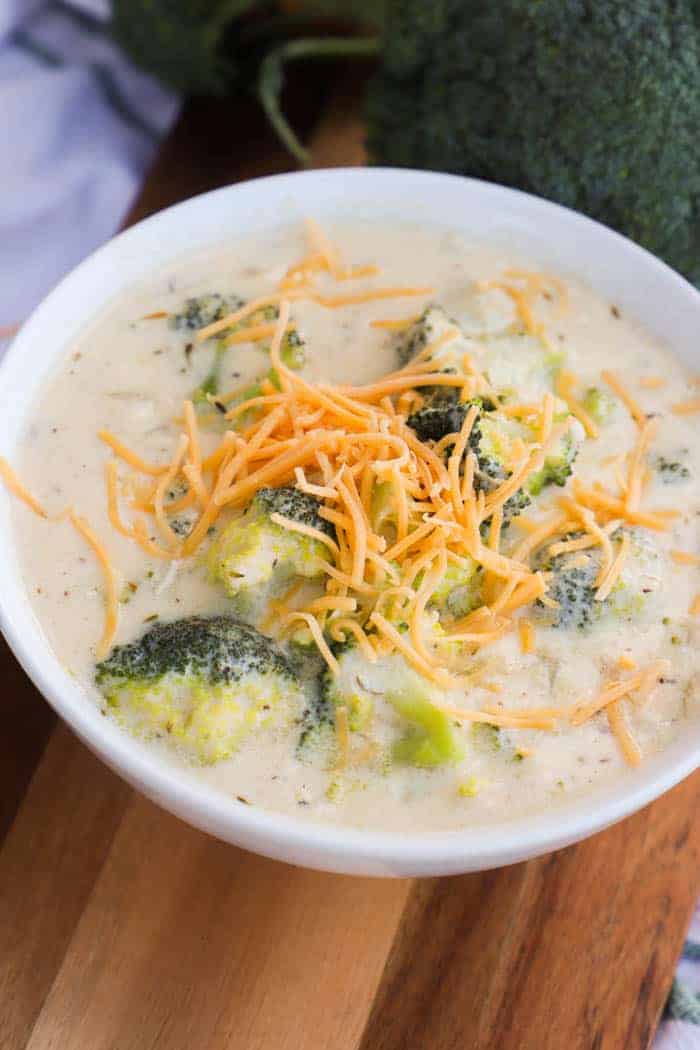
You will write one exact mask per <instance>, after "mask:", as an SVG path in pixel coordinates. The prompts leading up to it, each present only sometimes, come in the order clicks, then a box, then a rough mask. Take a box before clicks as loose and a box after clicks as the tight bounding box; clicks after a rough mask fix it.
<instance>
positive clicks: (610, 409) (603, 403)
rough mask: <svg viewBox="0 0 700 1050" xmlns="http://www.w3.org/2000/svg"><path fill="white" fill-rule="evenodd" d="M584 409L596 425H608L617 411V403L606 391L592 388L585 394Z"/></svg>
mask: <svg viewBox="0 0 700 1050" xmlns="http://www.w3.org/2000/svg"><path fill="white" fill-rule="evenodd" d="M583 407H584V408H585V409H586V412H588V414H589V416H591V418H592V419H594V420H595V421H596V423H607V422H608V420H610V419H611V418H612V417H613V416H614V415H615V412H616V411H617V402H616V400H615V398H614V397H611V396H610V394H608V393H607V392H606V391H605V390H601V389H600V387H597V386H592V387H589V389H588V390H587V391H586V393H585V396H584V398H583Z"/></svg>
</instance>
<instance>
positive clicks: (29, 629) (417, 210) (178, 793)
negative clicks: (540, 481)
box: [0, 168, 700, 875]
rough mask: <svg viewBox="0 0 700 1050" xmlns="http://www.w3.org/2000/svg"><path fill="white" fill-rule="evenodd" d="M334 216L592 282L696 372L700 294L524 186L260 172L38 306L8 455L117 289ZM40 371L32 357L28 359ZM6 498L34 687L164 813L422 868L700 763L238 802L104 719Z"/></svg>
mask: <svg viewBox="0 0 700 1050" xmlns="http://www.w3.org/2000/svg"><path fill="white" fill-rule="evenodd" d="M308 214H312V215H313V216H314V217H315V218H317V219H319V220H320V221H321V222H323V220H324V219H330V218H333V219H348V218H350V219H363V220H369V221H371V220H372V219H376V220H378V219H381V220H383V221H390V220H391V219H396V220H397V221H400V222H406V221H411V222H414V223H415V222H421V223H423V222H424V223H426V224H429V225H437V226H442V227H446V228H451V229H454V230H456V231H457V232H459V233H460V234H462V235H464V236H467V237H469V236H471V237H473V238H474V239H476V240H480V241H483V240H488V241H490V242H491V243H492V244H494V245H495V246H497V247H499V248H502V249H503V250H508V248H509V247H512V248H513V250H514V251H517V253H518V254H525V255H527V256H528V257H529V258H531V259H533V260H534V261H535V262H537V263H538V264H539V265H541V266H542V267H543V268H547V269H550V270H553V271H555V272H559V273H562V274H564V275H566V274H571V275H575V276H577V277H580V278H582V279H583V280H585V281H586V282H587V283H588V284H589V285H590V286H591V287H592V288H593V289H594V290H595V291H597V292H598V293H600V294H601V295H603V296H605V297H607V298H608V299H609V300H610V301H611V302H615V303H616V304H617V305H618V306H620V308H621V309H622V310H623V311H624V312H625V313H626V314H628V315H629V316H632V317H634V318H636V319H637V320H638V321H640V322H641V323H642V324H644V325H645V326H646V327H647V328H648V329H649V330H650V331H651V332H652V333H653V334H654V335H656V336H657V337H659V338H660V339H662V340H663V341H665V342H666V343H667V344H668V345H669V346H670V348H671V349H672V350H673V351H674V352H675V353H676V354H677V355H678V356H679V357H680V358H681V359H682V360H683V361H684V362H685V363H686V364H687V365H689V366H690V367H695V368H697V366H698V363H699V360H700V345H699V344H698V340H697V331H698V328H700V294H698V292H697V291H696V290H695V289H693V288H692V287H691V286H690V285H689V284H687V282H685V281H684V280H683V279H682V278H681V277H679V276H678V275H677V274H675V273H674V272H673V271H672V270H670V269H669V268H668V267H667V266H665V265H664V264H663V263H661V262H659V261H658V260H657V259H655V258H654V257H652V256H651V255H649V254H648V253H647V252H645V251H643V250H642V249H640V248H638V247H636V246H635V245H633V244H632V243H631V242H629V241H627V240H626V239H624V238H622V237H620V236H618V235H617V234H615V233H612V232H611V231H610V230H608V229H606V228H605V227H602V226H600V225H598V224H597V223H594V222H592V221H590V220H588V219H585V218H583V217H582V216H579V215H577V214H575V213H573V212H570V211H567V210H566V209H563V208H560V207H558V206H556V205H553V204H549V203H547V202H545V201H541V200H539V199H538V198H534V197H530V196H528V195H526V194H522V193H519V192H517V191H514V190H507V189H503V188H501V187H497V186H493V185H490V184H487V183H481V182H478V181H474V180H469V179H462V178H459V177H455V176H447V175H437V174H433V173H427V172H413V171H394V170H389V169H379V168H377V169H335V170H330V171H319V172H309V173H303V174H295V175H280V176H273V177H271V178H266V179H259V180H256V181H253V182H249V183H244V184H241V185H238V186H233V187H227V188H225V189H222V190H218V191H215V192H213V193H209V194H205V195H203V196H201V197H198V198H195V199H193V200H191V201H188V202H186V203H184V204H181V205H178V206H176V207H174V208H170V209H168V210H167V211H165V212H161V213H159V214H158V215H156V216H154V217H152V218H151V219H148V220H146V221H145V222H143V223H141V224H139V225H138V226H136V227H134V228H132V229H131V230H128V231H127V232H126V233H123V234H121V235H120V236H119V237H117V238H115V239H114V240H113V241H111V242H110V243H109V244H107V245H106V246H105V247H104V248H102V249H100V250H99V251H98V252H96V253H95V254H94V255H93V256H91V257H90V258H89V259H88V260H87V261H86V262H84V263H83V264H82V265H81V266H79V267H78V268H77V269H76V270H75V271H73V273H71V274H70V275H69V276H68V277H67V278H66V279H65V280H64V281H63V282H62V283H61V284H60V285H59V286H58V287H57V288H56V289H55V290H54V292H53V293H52V294H51V295H50V296H49V297H48V298H47V299H46V300H45V301H44V303H43V304H42V305H41V306H40V307H39V308H38V309H37V310H36V311H35V313H34V314H33V315H32V317H31V318H30V320H29V321H28V322H27V324H26V325H25V326H24V328H23V329H22V331H21V332H20V334H19V335H18V337H17V338H16V340H15V342H14V344H13V346H12V348H11V349H10V350H9V351H8V353H7V355H6V357H5V360H4V361H3V364H2V367H1V368H0V401H1V402H2V404H3V407H4V412H3V417H2V422H1V423H0V454H2V455H4V456H6V457H7V458H8V459H10V460H12V459H13V457H14V451H15V447H16V445H17V441H18V438H19V436H20V434H21V433H22V429H23V426H24V420H25V418H26V416H27V413H28V411H29V409H30V407H31V405H32V403H33V401H34V399H35V397H36V396H37V394H38V392H39V390H40V388H41V387H42V386H43V384H44V383H45V381H46V379H47V377H48V376H49V375H50V373H51V372H52V370H53V369H54V368H55V367H56V366H57V365H58V364H59V363H60V361H61V359H62V357H63V354H64V352H65V351H66V349H67V347H68V346H69V345H70V344H71V342H72V340H73V339H74V337H75V336H76V335H77V334H78V333H79V332H80V331H81V330H82V329H83V328H84V326H85V325H86V324H87V323H88V322H89V321H90V320H91V319H92V318H93V317H94V316H95V315H96V314H97V313H99V311H100V310H101V309H102V308H103V307H104V306H105V305H106V304H107V303H108V302H109V301H110V300H111V299H113V298H114V297H115V296H116V295H117V294H119V293H120V292H121V291H123V290H124V289H126V288H128V287H129V286H130V285H131V284H133V283H135V282H137V281H139V280H141V279H142V278H145V277H147V276H148V275H149V274H150V273H152V272H153V271H154V270H157V269H158V268H160V267H161V266H163V265H165V264H166V263H168V262H169V261H171V260H173V259H177V258H178V257H180V256H183V255H185V253H187V254H191V253H192V252H193V251H197V250H200V249H205V248H207V247H208V246H212V247H213V246H215V245H219V244H221V242H222V240H225V239H226V238H227V237H229V236H231V237H233V236H240V235H241V234H254V233H255V232H256V231H264V230H270V229H274V228H275V227H278V226H280V225H288V224H290V223H296V222H300V221H301V220H302V219H303V217H304V216H305V215H308ZM29 361H30V362H31V367H27V362H29ZM9 508H10V498H9V497H8V496H7V495H6V493H5V492H4V490H3V491H0V626H1V627H2V630H3V632H4V634H5V636H6V637H7V639H8V641H9V643H10V645H11V646H12V648H13V650H14V652H15V654H16V655H17V656H18V658H19V660H20V661H21V663H22V664H23V666H24V667H25V669H26V671H27V672H28V674H29V675H30V676H31V678H32V679H33V680H34V682H35V683H36V685H37V686H38V688H39V689H40V690H41V691H42V693H43V694H44V695H45V696H46V697H47V699H48V700H49V702H50V703H51V704H52V705H53V706H54V707H55V709H56V710H57V711H58V713H59V714H60V715H61V716H62V717H63V718H64V719H66V721H67V722H68V723H69V724H70V725H71V726H72V727H73V729H74V730H75V732H76V733H77V734H78V735H79V736H80V737H81V738H82V739H83V740H84V741H85V742H86V743H87V744H88V746H90V747H91V748H92V749H93V750H94V751H95V752H96V753H98V754H99V755H100V756H101V757H102V758H103V759H104V760H105V761H106V762H107V763H108V764H109V765H110V766H112V767H113V768H114V769H115V770H117V771H118V772H119V773H120V774H121V775H122V776H124V777H125V778H126V779H128V780H129V781H130V782H131V783H132V784H134V785H135V786H136V787H138V788H139V789H140V790H142V791H143V792H144V793H145V794H147V795H148V796H149V797H151V798H153V799H154V800H155V801H156V802H158V803H160V804H161V805H162V806H164V807H165V808H166V809H169V810H171V811H173V812H174V813H176V814H177V815H178V816H180V817H182V818H183V819H185V820H187V821H189V822H190V823H193V824H195V825H196V826H198V827H201V828H203V829H204V830H207V831H210V832H212V833H213V834H216V835H218V836H219V837H221V838H223V839H226V840H228V841H231V842H235V843H238V844H240V845H243V846H245V847H246V848H249V849H254V850H257V851H258V852H261V853H264V854H266V855H268V856H273V857H277V858H280V859H283V860H289V861H292V862H294V863H301V864H307V865H310V866H314V867H319V868H324V869H328V870H334V871H342V872H347V873H364V874H396V875H424V874H431V875H432V874H448V873H455V872H464V871H471V870H478V869H482V868H487V867H493V866H496V865H499V864H505V863H511V862H513V861H517V860H521V859H524V858H526V857H530V856H534V855H536V854H537V853H541V852H544V851H546V850H548V849H553V848H557V847H559V846H562V845H565V844H567V843H569V842H572V841H575V840H576V839H579V838H582V837H583V836H585V835H587V834H590V833H591V832H593V831H596V830H599V829H600V828H602V827H605V826H606V825H608V824H610V823H612V822H613V821H615V820H617V819H619V818H620V817H622V816H624V815H626V814H628V813H630V812H632V811H634V810H635V809H637V808H639V807H640V806H641V805H643V804H645V803H646V802H648V801H650V800H651V799H653V798H655V797H656V796H657V795H659V794H661V793H662V792H663V791H665V790H666V789H667V788H669V787H670V786H672V785H673V784H675V783H677V782H678V781H679V780H680V779H682V777H683V776H685V775H687V773H689V772H690V771H691V770H692V769H694V768H696V766H697V765H698V764H699V763H700V726H699V725H698V724H697V723H689V724H688V728H687V732H685V733H684V735H683V738H682V739H679V740H677V741H676V742H675V743H674V744H672V745H671V746H670V747H669V748H668V749H667V750H666V751H665V752H664V753H663V754H660V755H656V756H653V757H652V758H650V759H648V760H646V761H645V762H644V763H643V764H642V766H641V767H639V768H638V769H636V770H630V771H629V772H628V773H626V774H624V775H623V776H622V777H621V778H620V779H619V780H618V781H616V782H615V783H613V784H608V785H604V786H602V787H599V788H597V789H594V790H593V791H591V792H589V793H588V794H587V795H586V796H585V797H582V798H579V799H574V800H569V801H565V802H562V803H561V804H560V805H558V806H557V807H556V808H552V809H550V810H548V811H547V812H544V813H541V814H538V815H535V816H530V817H527V818H520V819H519V820H517V821H509V820H507V819H504V820H503V821H501V822H498V823H494V824H492V825H491V826H489V828H487V829H484V828H481V827H480V828H478V829H474V830H470V829H469V828H465V829H464V830H462V831H455V832H440V833H435V834H420V835H415V836H411V835H397V834H392V833H390V832H387V833H383V832H363V831H360V830H356V829H349V828H340V827H333V826H327V825H320V824H312V823H309V822H304V821H299V820H296V819H294V818H291V817H284V816H281V815H277V814H274V813H269V812H263V811H260V810H254V809H251V808H248V807H245V806H240V805H238V804H237V803H234V802H232V801H230V800H228V799H226V798H224V797H223V796H221V795H219V794H217V793H215V792H214V791H212V790H211V789H210V788H207V787H206V786H204V785H202V784H200V783H199V782H197V781H195V780H194V779H189V778H182V776H180V775H178V774H177V773H176V772H175V771H174V770H173V769H172V768H171V767H170V766H168V765H167V764H166V763H164V762H163V761H162V760H161V759H159V758H158V757H157V756H156V755H155V754H154V753H153V752H151V751H150V750H149V749H148V748H147V747H145V746H144V745H142V744H140V743H139V742H137V741H135V740H132V739H131V738H129V737H128V736H126V734H124V733H123V732H121V731H120V730H119V729H117V727H116V726H115V725H113V724H112V723H111V722H110V721H109V720H107V719H104V718H102V717H101V716H100V715H99V713H98V712H97V710H96V709H95V708H94V706H93V705H92V704H90V703H89V702H87V701H86V699H85V697H84V695H83V694H82V692H81V690H80V689H79V688H78V687H77V686H76V684H75V682H74V681H73V680H72V679H71V677H70V676H69V675H68V674H67V673H66V671H65V670H64V669H63V668H62V666H61V665H60V663H59V662H58V660H57V659H56V658H55V656H54V655H53V653H52V651H51V650H50V648H49V647H48V644H47V642H46V640H45V638H44V635H43V633H42V630H41V627H40V625H39V623H38V622H37V620H36V618H35V616H34V614H33V612H32V609H31V607H30V604H29V602H28V599H27V596H26V594H25V591H24V586H23V582H22V577H21V572H20V568H19V563H18V559H17V557H16V556H15V551H14V540H13V532H12V528H11V520H10V513H9Z"/></svg>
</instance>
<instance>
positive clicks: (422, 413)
mask: <svg viewBox="0 0 700 1050" xmlns="http://www.w3.org/2000/svg"><path fill="white" fill-rule="evenodd" d="M470 404H472V402H467V401H454V402H451V401H450V400H448V399H438V398H428V400H427V401H426V403H425V404H424V405H423V406H422V407H421V408H419V409H418V411H416V412H413V413H412V414H411V415H410V416H409V417H408V419H407V420H406V422H407V423H408V425H409V427H411V429H412V430H414V431H415V432H416V434H417V435H418V437H419V438H420V440H421V441H441V440H442V438H444V437H446V436H447V434H458V433H459V431H460V430H461V429H462V424H463V423H464V420H465V418H466V415H467V412H468V411H469V405H470Z"/></svg>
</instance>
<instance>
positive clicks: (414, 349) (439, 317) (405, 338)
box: [396, 304, 464, 365]
mask: <svg viewBox="0 0 700 1050" xmlns="http://www.w3.org/2000/svg"><path fill="white" fill-rule="evenodd" d="M453 329H457V330H458V331H459V332H460V335H462V332H461V329H460V328H459V325H458V324H457V322H456V321H453V320H452V318H451V317H449V315H448V314H447V313H446V311H445V310H444V309H443V308H442V306H437V305H435V304H433V305H430V306H426V308H425V310H424V311H423V313H422V314H421V315H420V317H419V318H418V320H417V321H415V322H414V323H413V324H412V325H411V327H410V328H409V329H408V330H407V331H405V332H402V333H401V335H400V336H398V338H397V340H396V353H397V355H398V358H399V362H400V363H401V364H402V365H407V364H408V362H409V361H412V360H413V358H414V357H415V356H416V355H417V354H419V353H420V352H421V350H424V349H425V348H426V346H429V345H430V344H431V343H434V342H435V341H436V340H437V339H440V338H441V336H443V335H446V334H447V332H449V331H451V330H453ZM463 338H464V337H463V335H462V339H463ZM453 350H454V341H450V342H449V343H446V344H445V345H444V346H443V347H438V349H437V350H436V351H435V353H434V354H431V355H430V360H431V361H436V362H439V361H440V360H441V359H444V358H451V357H452V354H453Z"/></svg>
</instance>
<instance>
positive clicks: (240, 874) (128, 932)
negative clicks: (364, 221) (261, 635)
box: [0, 75, 700, 1050]
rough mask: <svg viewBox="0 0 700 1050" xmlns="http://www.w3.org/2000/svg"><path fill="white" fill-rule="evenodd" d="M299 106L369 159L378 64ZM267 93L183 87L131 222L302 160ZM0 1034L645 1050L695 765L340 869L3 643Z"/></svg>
mask: <svg viewBox="0 0 700 1050" xmlns="http://www.w3.org/2000/svg"><path fill="white" fill-rule="evenodd" d="M342 84H343V87H342V89H341V90H340V92H339V93H338V94H336V95H335V96H334V98H333V100H332V102H331V103H329V104H328V105H325V106H324V105H323V103H322V102H321V98H322V91H321V89H320V81H315V80H314V79H313V76H312V78H311V79H310V80H308V81H306V82H305V83H304V85H303V87H302V88H300V89H299V97H297V98H292V99H290V100H289V106H290V108H291V112H292V116H293V118H294V119H295V121H296V123H297V126H298V127H301V128H302V129H305V130H306V131H309V130H310V129H311V125H312V124H315V130H314V131H313V134H312V145H313V147H314V152H315V158H316V161H317V163H319V164H322V165H326V166H328V165H337V164H348V163H349V164H352V163H362V160H363V147H362V138H363V135H362V126H361V122H360V120H359V118H358V116H357V114H358V97H359V94H360V91H361V80H360V79H358V80H356V79H353V76H352V75H349V76H348V77H344V78H342ZM289 166H290V165H289V159H288V158H287V157H286V156H285V154H284V153H283V151H282V150H281V149H280V148H279V147H278V146H277V145H276V144H275V143H274V141H272V139H271V136H270V134H269V133H268V131H267V130H266V128H265V125H264V121H263V119H262V117H261V115H260V113H259V112H258V111H257V109H256V108H255V106H254V105H253V104H252V103H249V102H244V103H233V102H227V103H225V104H224V103H220V104H216V105H210V104H205V103H192V104H189V105H188V106H187V108H186V110H185V113H184V114H183V116H182V118H181V120H180V122H179V123H178V125H177V127H176V128H175V130H174V132H173V134H172V135H171V136H170V138H169V140H168V141H167V142H166V144H165V146H164V147H163V150H162V152H161V155H160V158H159V160H158V162H157V163H156V165H155V167H154V169H153V171H152V172H151V174H150V176H149V178H148V180H147V182H146V185H145V186H144V189H143V192H142V194H141V196H140V198H139V200H138V202H137V203H136V205H135V207H134V209H133V211H132V213H131V216H130V221H132V222H133V221H136V220H137V219H140V218H142V217H143V216H144V215H146V214H148V213H149V212H152V211H154V210H156V209H158V208H161V207H163V206H165V205H168V204H171V203H173V202H174V201H176V200H179V199H182V198H184V197H187V196H190V195H192V194H193V193H196V192H200V191H202V190H205V189H208V188H211V187H214V186H219V185H222V184H224V183H227V182H234V181H237V180H240V179H243V178H250V177H252V176H256V175H261V174H266V173H269V172H273V171H280V170H285V169H288V168H289ZM0 669H1V670H2V682H3V685H4V688H3V712H4V719H3V733H2V736H1V737H0V840H1V841H2V847H1V848H0V1050H24V1048H31V1050H49V1048H57V1050H151V1048H163V1050H223V1048H228V1050H326V1048H328V1050H423V1048H426V1050H457V1048H459V1050H487V1048H489V1050H516V1048H517V1050H637V1048H641V1047H647V1046H648V1045H649V1043H650V1041H651V1039H652V1038H653V1033H654V1030H655V1027H656V1024H657V1022H658V1019H659V1015H660V1011H661V1009H662V1007H663V1004H664V1002H665V999H666V996H667V994H668V990H669V987H670V983H671V980H672V976H673V970H674V966H675V962H676V959H677V957H678V954H679V952H680V950H681V945H682V941H683V937H684V933H685V930H686V927H687V923H688V920H689V917H690V914H691V911H692V908H693V906H694V903H695V900H696V897H697V895H698V892H699V891H700V863H699V861H700V824H699V823H698V821H696V820H695V812H696V808H697V805H698V801H699V800H700V774H696V775H695V776H693V777H691V778H689V779H688V780H687V781H685V783H684V784H682V785H681V786H680V787H678V788H676V789H675V790H674V791H672V792H670V793H669V794H668V795H666V796H665V797H664V798H663V799H661V800H659V801H658V802H656V803H654V804H653V805H652V806H649V807H648V808H647V809H645V810H643V811H642V812H641V813H639V814H637V815H636V816H634V817H632V818H630V819H628V820H626V821H624V822H623V823H621V824H619V825H618V826H617V827H615V828H612V829H611V830H609V831H606V832H604V833H602V834H600V835H597V836H596V837H594V838H593V839H590V840H589V841H587V842H585V843H582V844H580V845H578V846H573V847H571V848H569V849H566V850H562V851H560V852H559V853H556V854H553V855H550V856H548V857H544V858H542V859H540V860H535V861H531V862H529V863H526V864H519V865H515V866H513V867H510V868H505V869H501V870H498V871H492V872H487V873H484V874H480V875H468V876H462V877H454V878H448V879H433V880H427V879H426V880H416V881H405V880H404V881H398V880H397V881H379V880H377V881H375V880H370V879H359V878H344V877H340V876H334V875H324V874H318V873H315V872H310V871H305V870H302V869H300V868H293V867H289V866H287V865H283V864H279V863H275V862H272V861H268V860H264V859H261V858H259V857H256V856H254V855H252V854H249V853H244V852H242V851H241V850H237V849H234V848H233V847H230V846H227V845H224V844H222V843H220V842H216V841H214V840H213V839H210V838H207V837H206V836H205V835H203V834H201V833H200V832H198V831H194V830H192V829H191V828H189V827H187V826H186V825H184V824H182V823H180V822H179V821H178V820H176V819H175V818H174V817H171V816H169V815H168V814H166V813H164V812H162V811H161V810H159V809H157V808H156V807H155V806H154V805H152V804H151V803H150V802H147V801H146V800H145V799H143V798H141V797H140V796H139V795H136V794H134V793H133V792H132V791H131V790H130V789H129V788H128V787H126V785H124V784H123V783H122V782H121V781H120V780H119V779H118V778H117V777H115V776H114V775H113V774H112V773H110V772H109V771H108V770H107V769H106V768H105V767H104V766H102V765H101V764H100V763H99V762H98V761H97V760H96V759H94V758H93V757H92V755H91V754H90V753H89V752H88V751H87V750H86V749H85V748H84V747H83V746H82V745H81V744H80V743H79V742H78V741H77V740H76V739H75V737H73V736H72V735H71V734H70V733H69V732H68V730H67V729H66V728H65V727H63V726H62V725H57V724H55V720H54V717H53V715H52V713H51V712H50V710H49V708H48V706H47V705H46V704H45V703H44V702H43V701H42V700H41V698H40V697H39V696H38V694H37V693H36V692H35V690H34V689H33V687H32V686H31V684H30V683H29V681H28V680H27V679H26V678H25V676H24V674H23V673H22V671H21V670H20V669H19V668H18V666H17V664H16V663H15V661H14V659H13V658H12V656H11V654H10V653H9V652H8V651H7V649H6V648H5V647H4V646H3V648H2V650H1V651H0Z"/></svg>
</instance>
